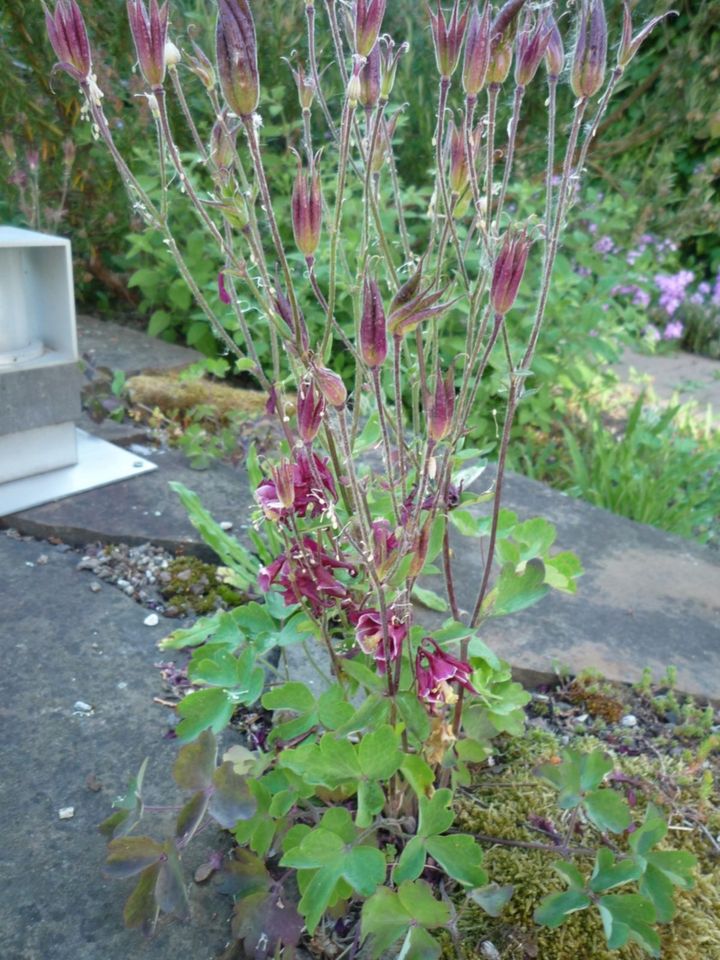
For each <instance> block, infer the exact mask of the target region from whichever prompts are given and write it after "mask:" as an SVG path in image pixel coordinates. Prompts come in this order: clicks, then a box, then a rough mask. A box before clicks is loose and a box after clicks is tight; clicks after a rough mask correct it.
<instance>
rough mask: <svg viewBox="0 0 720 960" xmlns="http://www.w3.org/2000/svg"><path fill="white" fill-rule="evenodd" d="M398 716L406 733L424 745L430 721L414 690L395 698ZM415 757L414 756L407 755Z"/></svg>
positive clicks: (397, 695) (428, 732) (428, 733)
mask: <svg viewBox="0 0 720 960" xmlns="http://www.w3.org/2000/svg"><path fill="white" fill-rule="evenodd" d="M395 700H396V703H397V707H398V711H399V713H400V716H401V717H402V719H403V720H404V721H405V724H406V726H407V730H408V733H410V734H411V735H412V736H414V737H416V738H417V740H418V741H419V742H420V743H424V742H425V741H426V740H427V738H428V737H429V736H430V719H429V717H428V713H427V710H426V709H425V708H424V707H423V705H422V704H421V703H420V701H419V700H418V698H417V694H416V693H415V691H414V690H406V691H404V692H402V693H398V694H396V697H395ZM409 756H415V754H409Z"/></svg>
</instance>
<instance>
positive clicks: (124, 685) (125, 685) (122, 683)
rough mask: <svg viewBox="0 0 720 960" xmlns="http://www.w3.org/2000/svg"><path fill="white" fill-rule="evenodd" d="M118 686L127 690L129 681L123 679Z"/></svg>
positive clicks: (119, 688)
mask: <svg viewBox="0 0 720 960" xmlns="http://www.w3.org/2000/svg"><path fill="white" fill-rule="evenodd" d="M117 688H118V690H127V682H126V681H125V680H121V681H120V683H119V684H118V685H117Z"/></svg>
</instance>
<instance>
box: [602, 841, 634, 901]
mask: <svg viewBox="0 0 720 960" xmlns="http://www.w3.org/2000/svg"><path fill="white" fill-rule="evenodd" d="M642 872H643V870H642V867H641V866H640V865H639V864H638V863H637V862H636V861H634V860H620V861H619V862H618V863H616V862H615V857H614V856H613V855H612V853H611V852H610V851H609V850H608V849H607V847H601V848H600V849H599V850H598V852H597V856H596V858H595V867H594V869H593V872H592V877H591V878H590V889H591V890H592V891H593V893H601V892H602V891H603V890H611V889H612V888H613V887H620V886H622V885H623V884H624V883H629V882H630V881H631V880H637V879H639V877H640V876H641V874H642Z"/></svg>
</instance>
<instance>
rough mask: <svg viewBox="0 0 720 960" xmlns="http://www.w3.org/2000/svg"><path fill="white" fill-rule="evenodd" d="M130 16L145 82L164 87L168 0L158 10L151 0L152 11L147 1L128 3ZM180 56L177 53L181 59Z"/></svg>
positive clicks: (134, 41)
mask: <svg viewBox="0 0 720 960" xmlns="http://www.w3.org/2000/svg"><path fill="white" fill-rule="evenodd" d="M127 13H128V21H129V23H130V32H131V33H132V38H133V43H134V44H135V51H136V53H137V58H138V64H139V66H140V70H141V71H142V75H143V77H145V82H146V83H148V84H149V85H150V87H152V88H156V87H161V86H162V85H163V81H164V80H165V46H166V43H167V28H168V5H167V0H165V3H163V5H162V7H158V4H157V0H150V9H149V10H148V8H147V7H146V6H145V2H144V0H127ZM175 49H176V50H177V48H175ZM179 56H180V55H179V53H178V58H179Z"/></svg>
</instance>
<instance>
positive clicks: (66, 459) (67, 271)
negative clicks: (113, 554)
mask: <svg viewBox="0 0 720 960" xmlns="http://www.w3.org/2000/svg"><path fill="white" fill-rule="evenodd" d="M80 412H81V407H80V366H79V356H78V345H77V333H76V327H75V301H74V296H73V280H72V260H71V254H70V241H69V240H65V239H63V238H62V237H53V236H48V235H46V234H42V233H35V232H33V231H30V230H21V229H19V228H17V227H2V226H0V516H4V515H6V514H8V513H12V512H16V511H18V510H22V509H24V508H25V507H28V506H34V505H36V504H38V503H43V502H47V501H49V500H54V499H58V498H60V497H64V496H68V495H69V494H72V493H76V492H79V491H80V490H87V489H89V488H90V487H94V486H99V485H101V484H105V483H110V482H112V481H114V480H117V479H121V478H124V477H127V476H132V475H134V474H136V473H138V472H144V471H145V470H148V469H154V465H153V464H150V463H148V462H147V461H142V460H141V458H138V457H135V456H133V455H132V454H129V453H128V452H127V451H124V450H120V449H118V448H116V447H113V446H112V445H111V444H108V443H106V442H105V441H102V440H98V439H97V438H94V437H88V435H87V434H85V433H83V432H82V431H79V430H77V429H76V426H75V421H76V420H77V419H78V418H79V416H80ZM97 444H102V445H103V447H107V448H109V449H108V450H107V451H105V454H106V455H105V457H98V455H97V454H98V448H97ZM90 448H92V450H93V454H92V456H91V457H90V459H91V460H92V461H93V463H94V466H93V468H92V470H90V471H88V469H87V467H86V466H85V461H87V459H88V458H87V455H85V456H84V455H83V454H84V453H85V454H87V451H88V450H89V449H90ZM110 453H111V454H112V455H110ZM103 460H104V461H106V467H105V468H104V469H98V467H99V466H100V465H101V461H103ZM131 463H132V464H133V466H131ZM134 464H140V465H139V466H135V465H134Z"/></svg>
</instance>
